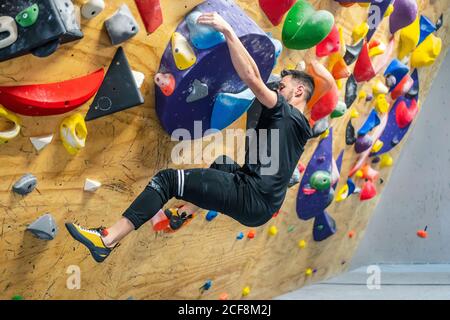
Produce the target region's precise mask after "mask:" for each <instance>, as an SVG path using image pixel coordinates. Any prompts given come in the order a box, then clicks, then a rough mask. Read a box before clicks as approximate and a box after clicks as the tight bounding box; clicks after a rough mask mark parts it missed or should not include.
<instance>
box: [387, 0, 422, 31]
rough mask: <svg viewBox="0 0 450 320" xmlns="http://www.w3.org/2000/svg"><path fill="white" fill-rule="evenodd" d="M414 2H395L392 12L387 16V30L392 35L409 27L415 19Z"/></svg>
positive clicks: (401, 0) (415, 5) (414, 0)
mask: <svg viewBox="0 0 450 320" xmlns="http://www.w3.org/2000/svg"><path fill="white" fill-rule="evenodd" d="M417 11H418V7H417V1H416V0H395V1H394V11H393V12H392V14H391V15H390V16H389V30H390V31H391V33H392V34H394V33H395V32H396V31H398V30H400V29H402V28H404V27H406V26H408V25H410V24H411V23H413V22H414V20H415V19H416V17H417Z"/></svg>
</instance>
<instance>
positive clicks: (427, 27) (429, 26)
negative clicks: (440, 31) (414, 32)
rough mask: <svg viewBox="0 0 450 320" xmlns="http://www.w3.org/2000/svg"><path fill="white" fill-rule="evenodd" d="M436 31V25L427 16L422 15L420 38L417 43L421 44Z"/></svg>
mask: <svg viewBox="0 0 450 320" xmlns="http://www.w3.org/2000/svg"><path fill="white" fill-rule="evenodd" d="M434 31H436V25H435V24H434V23H433V22H432V21H431V20H430V19H428V18H427V17H425V16H420V38H419V43H418V44H417V45H419V44H421V43H422V41H423V40H425V38H426V37H428V36H429V35H430V34H431V33H433V32H434Z"/></svg>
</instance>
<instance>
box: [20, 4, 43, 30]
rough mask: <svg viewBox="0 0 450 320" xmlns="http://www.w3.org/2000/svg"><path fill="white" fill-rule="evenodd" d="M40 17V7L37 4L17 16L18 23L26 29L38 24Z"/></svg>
mask: <svg viewBox="0 0 450 320" xmlns="http://www.w3.org/2000/svg"><path fill="white" fill-rule="evenodd" d="M38 15H39V6H38V5H37V4H36V3H35V4H33V5H32V6H31V7H28V8H26V9H25V10H23V11H21V12H20V13H19V14H18V15H17V16H16V21H17V23H18V24H19V25H20V26H21V27H23V28H26V27H29V26H32V25H33V24H35V23H36V20H37V18H38Z"/></svg>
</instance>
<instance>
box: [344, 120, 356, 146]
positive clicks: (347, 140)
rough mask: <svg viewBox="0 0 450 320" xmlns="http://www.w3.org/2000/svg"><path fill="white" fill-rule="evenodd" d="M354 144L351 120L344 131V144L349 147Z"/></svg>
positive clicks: (353, 130) (354, 136) (354, 137)
mask: <svg viewBox="0 0 450 320" xmlns="http://www.w3.org/2000/svg"><path fill="white" fill-rule="evenodd" d="M355 142H356V134H355V128H354V127H353V125H352V120H351V119H350V120H349V121H348V123H347V128H346V129H345V143H346V144H347V145H348V146H351V145H352V144H354V143H355Z"/></svg>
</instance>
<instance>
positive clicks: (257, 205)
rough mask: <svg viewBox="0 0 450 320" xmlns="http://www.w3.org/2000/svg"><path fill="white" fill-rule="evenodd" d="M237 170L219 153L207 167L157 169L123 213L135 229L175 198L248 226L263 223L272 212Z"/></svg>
mask: <svg viewBox="0 0 450 320" xmlns="http://www.w3.org/2000/svg"><path fill="white" fill-rule="evenodd" d="M239 169H240V167H239V165H238V164H237V163H236V162H234V161H233V160H231V159H230V158H228V157H226V156H221V157H219V158H217V159H216V161H214V163H213V164H212V165H211V166H210V168H209V169H188V170H174V169H166V170H161V171H159V172H158V173H157V174H156V175H155V176H154V177H153V178H152V180H151V181H150V182H149V184H148V185H147V186H146V187H145V189H144V191H142V193H141V194H140V195H139V196H138V197H137V198H136V199H135V200H134V201H133V203H132V204H131V205H130V207H129V208H128V209H127V210H126V211H125V212H124V214H123V216H124V217H125V218H127V219H128V220H130V221H131V222H132V223H133V225H134V227H135V229H138V228H139V227H140V226H142V225H143V224H144V223H146V222H147V221H148V220H150V219H151V218H152V217H153V216H154V215H155V214H156V213H157V212H158V211H159V210H160V209H161V208H162V207H163V206H164V205H165V204H166V203H167V201H169V200H170V199H171V198H172V197H175V198H177V199H182V200H185V201H187V202H190V203H192V204H194V205H196V206H198V207H200V208H202V209H206V210H214V211H217V212H220V213H223V214H226V215H228V216H230V217H231V218H233V219H235V220H237V221H238V222H240V223H241V224H243V225H245V226H248V227H257V226H260V225H263V224H265V223H266V222H267V221H269V220H270V218H271V217H272V215H273V213H274V212H271V211H272V209H271V207H270V205H269V204H268V203H266V200H265V199H264V198H263V197H262V196H261V194H260V193H259V192H258V191H257V190H256V189H255V188H254V184H250V183H249V182H248V181H247V179H242V175H241V174H236V172H237V171H238V170H239ZM246 178H247V177H246ZM248 179H251V177H248Z"/></svg>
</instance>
